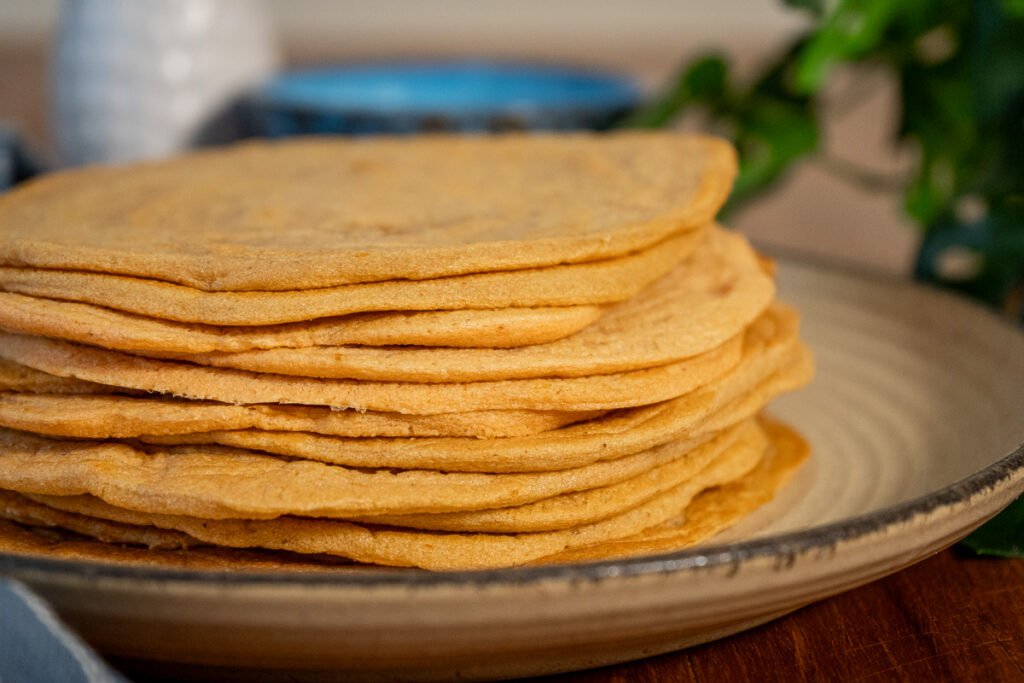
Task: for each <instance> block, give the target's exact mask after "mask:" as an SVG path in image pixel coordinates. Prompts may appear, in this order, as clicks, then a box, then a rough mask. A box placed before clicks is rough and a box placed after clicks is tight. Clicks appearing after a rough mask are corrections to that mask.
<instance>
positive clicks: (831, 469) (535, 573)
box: [0, 261, 1024, 681]
mask: <svg viewBox="0 0 1024 683" xmlns="http://www.w3.org/2000/svg"><path fill="white" fill-rule="evenodd" d="M780 282H781V290H782V296H783V298H785V299H786V300H788V301H790V302H791V303H793V304H795V305H796V306H797V307H798V308H800V309H801V311H802V312H803V314H804V330H805V336H806V339H807V340H808V341H809V343H810V344H811V346H812V347H813V348H814V351H815V353H816V355H817V361H818V377H817V379H816V381H815V382H814V384H813V385H812V386H811V387H809V388H808V389H806V390H804V391H801V392H800V393H798V394H794V395H792V396H788V397H786V398H785V399H784V400H781V401H779V402H777V404H775V408H774V410H773V412H774V413H775V414H776V415H778V416H779V417H782V418H784V419H786V420H787V421H789V422H791V423H793V424H794V425H796V426H797V427H798V428H799V429H800V431H802V432H803V433H804V434H805V435H806V436H807V437H808V438H809V439H810V441H811V443H812V445H813V447H814V455H813V459H812V461H811V462H810V463H809V464H808V465H807V466H806V467H805V468H804V469H803V470H802V471H801V472H800V473H799V474H798V476H797V477H796V479H795V480H794V482H793V483H792V484H791V485H790V486H789V487H788V488H787V489H786V490H785V491H784V492H783V493H782V495H781V496H780V497H779V498H778V499H777V500H775V501H774V502H773V503H771V504H770V505H769V506H767V507H765V508H763V509H761V510H760V511H758V512H757V513H756V514H755V515H754V516H752V517H751V518H749V519H747V520H745V521H744V522H743V523H742V524H741V525H740V526H739V527H737V528H734V529H732V530H730V531H729V532H728V533H727V534H726V535H723V536H720V537H718V538H717V539H715V540H714V541H713V544H712V545H708V546H704V547H701V548H697V549H693V550H690V551H687V552H681V553H676V554H672V555H663V556H657V557H647V558H640V559H633V560H626V561H616V562H604V563H598V564H587V565H574V566H562V567H541V568H528V569H511V570H501V571H489V572H475V573H447V574H430V573H425V572H412V571H392V572H368V571H361V570H355V571H349V572H344V573H337V574H325V575H315V576H301V577H300V576H287V575H255V576H254V575H244V576H243V575H217V574H206V573H197V572H176V571H169V570H164V571H155V570H144V569H135V568H125V567H121V568H118V567H113V566H105V565H98V564H84V563H65V562H56V561H47V560H42V559H26V558H19V557H0V573H6V574H11V575H14V576H17V577H19V578H22V579H24V580H25V581H27V582H28V583H30V584H31V585H32V586H33V587H35V588H36V589H37V590H38V591H39V592H40V593H41V594H43V595H44V596H45V597H46V598H48V599H49V600H50V601H51V602H52V604H53V605H54V606H55V607H56V608H57V610H58V611H59V612H60V613H61V614H62V615H63V616H64V617H66V619H67V620H68V621H69V622H70V623H71V624H73V625H74V626H75V627H76V628H78V629H79V630H80V632H81V633H82V634H83V635H84V636H85V637H86V638H87V639H88V640H89V641H91V642H92V643H94V644H95V645H96V646H97V647H98V648H99V649H101V650H102V651H104V652H106V653H108V654H113V655H118V656H121V657H126V658H131V659H133V660H136V661H150V662H156V663H157V664H156V668H157V670H159V671H160V672H161V673H163V674H165V675H166V674H182V673H187V674H190V675H199V676H205V677H208V678H211V679H216V680H231V678H232V677H234V676H236V675H237V676H238V677H239V678H242V677H244V678H245V679H246V680H251V679H262V680H289V681H297V680H352V679H353V678H363V679H384V680H395V679H414V680H423V679H427V680H430V679H439V678H449V679H450V678H470V679H486V678H504V677H511V676H525V675H533V674H540V673H546V672H555V671H567V670H572V669H582V668H586V667H592V666H598V665H602V664H609V663H613V662H620V661H624V660H628V659H635V658H639V657H644V656H648V655H653V654H656V653H661V652H666V651H669V650H674V649H678V648H683V647H687V646H690V645H694V644H697V643H701V642H706V641H708V640H712V639H715V638H720V637H723V636H726V635H729V634H731V633H735V632H737V631H740V630H743V629H746V628H750V627H752V626H754V625H757V624H761V623H763V622H766V621H768V620H771V619H775V618H777V617H780V616H782V615H784V614H786V613H787V612H790V611H792V610H794V609H797V608H799V607H801V606H803V605H805V604H807V603H809V602H812V601H814V600H819V599H821V598H824V597H826V596H829V595H832V594H835V593H837V592H840V591H843V590H847V589H850V588H853V587H855V586H858V585H860V584H863V583H865V582H868V581H872V580H874V579H877V578H879V577H882V576H885V575H886V574H889V573H892V572H895V571H898V570H899V569H901V568H903V567H906V566H907V565H910V564H912V563H914V562H917V561H919V560H921V559H924V558H926V557H928V556H929V555H931V554H933V553H935V552H937V551H939V550H941V549H942V548H945V547H946V546H948V545H950V544H952V543H953V542H955V541H957V540H958V539H960V538H961V537H963V536H965V535H966V534H967V533H969V532H970V531H971V530H972V529H974V528H975V527H977V526H978V525H979V524H981V523H982V522H984V521H985V520H987V519H988V518H990V517H992V516H993V515H994V514H995V513H996V512H998V511H999V510H1000V509H1002V508H1003V507H1004V506H1005V505H1007V504H1008V503H1009V502H1010V501H1011V500H1013V499H1014V498H1015V497H1016V496H1017V495H1019V494H1020V493H1021V492H1022V490H1024V447H1022V446H1021V442H1022V441H1024V335H1022V334H1021V332H1020V331H1019V330H1017V329H1015V328H1013V327H1011V326H1010V325H1008V324H1006V323H1004V322H1002V321H1000V320H998V319H997V318H995V317H994V316H992V315H990V314H989V313H986V312H985V311H983V310H981V309H979V308H977V307H975V306H973V305H971V304H969V303H967V302H965V301H962V300H960V299H957V298H954V297H952V296H949V295H946V294H942V293H939V292H936V291H932V290H928V289H923V288H921V287H918V286H915V285H911V284H907V283H902V282H898V281H895V280H891V279H887V278H880V277H874V276H865V275H861V274H851V273H847V272H840V271H837V270H834V269H827V268H822V267H820V266H810V265H803V264H800V263H797V262H792V261H789V262H784V263H783V267H782V268H781V271H780Z"/></svg>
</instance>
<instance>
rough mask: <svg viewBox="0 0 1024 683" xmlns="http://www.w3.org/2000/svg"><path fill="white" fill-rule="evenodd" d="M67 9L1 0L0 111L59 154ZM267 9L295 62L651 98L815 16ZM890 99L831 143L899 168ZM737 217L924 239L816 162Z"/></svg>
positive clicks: (300, 0)
mask: <svg viewBox="0 0 1024 683" xmlns="http://www.w3.org/2000/svg"><path fill="white" fill-rule="evenodd" d="M147 1H148V2H152V0H147ZM158 1H159V0H158ZM171 2H176V3H178V4H180V5H186V4H188V0H171ZM141 4H147V2H146V1H144V2H142V3H141ZM61 5H62V3H61V2H60V1H59V0H7V1H5V2H3V3H0V120H2V121H5V122H8V123H13V124H14V125H15V126H17V127H18V128H20V129H21V130H22V131H23V132H24V134H25V135H26V137H27V138H28V140H29V141H30V143H31V145H32V147H33V148H34V149H36V150H39V151H40V152H43V153H45V155H46V156H47V157H52V155H53V152H54V135H53V130H52V126H51V123H52V120H51V116H50V113H49V105H50V102H51V100H52V97H51V95H52V87H51V85H52V84H51V75H52V71H51V69H50V67H51V57H52V54H53V48H54V44H55V39H56V36H57V34H58V21H59V14H60V10H61ZM265 7H266V10H267V15H268V16H269V20H270V23H271V28H272V30H273V32H274V33H275V34H276V40H277V41H278V43H277V45H278V50H279V54H280V56H281V62H282V64H283V65H284V66H286V67H287V66H296V65H308V64H322V63H332V62H341V63H344V62H352V61H366V60H372V59H394V58H396V57H411V58H424V57H467V58H479V57H487V58H501V59H509V60H516V61H523V60H527V61H531V62H538V61H539V62H545V63H554V64H569V65H581V66H588V67H597V68H601V69H608V70H611V71H613V72H617V73H621V74H625V75H627V76H631V77H633V78H635V79H636V80H637V81H638V83H639V84H640V87H641V88H642V89H643V90H644V91H645V92H646V93H653V92H656V91H657V90H658V89H659V88H661V87H664V86H665V85H666V84H667V83H668V82H669V81H670V80H671V79H672V78H673V76H674V74H675V72H676V71H677V69H678V68H679V66H680V65H681V64H682V63H683V62H684V61H686V60H688V59H691V58H694V57H695V56H697V55H699V54H702V53H704V52H706V51H708V50H718V51H722V52H725V53H727V54H728V55H730V57H731V58H732V59H733V60H734V61H735V64H736V66H737V68H738V69H739V70H740V72H741V73H745V74H750V73H753V71H754V70H755V68H756V66H757V65H758V64H759V63H761V62H763V61H764V60H766V59H768V58H770V57H771V56H772V55H774V54H775V53H777V52H778V51H780V50H782V49H784V48H785V47H786V45H787V44H788V43H789V41H791V40H792V39H793V38H794V37H795V36H796V35H798V34H799V33H800V32H801V31H803V30H805V29H806V28H807V26H808V25H809V24H810V23H811V19H810V18H809V17H808V16H806V15H805V14H802V13H800V12H794V11H793V10H792V9H789V8H787V7H786V6H785V5H783V4H782V3H780V2H777V1H776V0H724V1H721V2H714V3H709V2H702V1H701V0H638V1H637V2H630V3H624V2H619V1H616V0H518V1H512V0H496V1H492V2H474V1H472V0H433V1H432V2H418V1H417V0H372V1H371V0H340V1H337V0H272V1H270V2H267V3H265ZM891 100H892V93H891V92H888V91H887V89H886V88H885V87H879V88H878V90H877V92H875V93H873V94H872V96H871V97H870V98H867V99H866V100H865V101H864V102H861V103H859V104H858V106H857V107H856V109H854V110H851V111H848V112H844V116H842V117H836V119H835V120H834V121H832V122H830V129H829V131H828V138H829V144H830V145H832V146H834V147H835V149H836V150H837V152H841V153H844V154H848V155H850V156H851V157H852V158H854V159H856V160H857V161H858V162H859V163H864V164H869V165H871V166H872V167H873V168H874V167H877V168H881V169H885V170H886V171H887V172H888V171H889V170H890V169H892V168H893V167H894V166H898V165H899V162H900V160H899V159H897V158H893V154H892V150H891V149H890V148H889V146H888V138H889V136H890V134H891V131H892V127H893V105H892V101H891ZM732 223H733V225H735V226H736V227H738V228H740V229H742V230H744V231H745V232H748V233H750V234H752V235H753V236H755V237H756V238H759V239H761V240H764V241H767V242H770V243H779V244H783V245H787V246H792V247H796V248H800V249H801V250H807V251H812V252H823V253H826V254H831V253H835V254H841V255H842V256H843V257H844V258H850V259H852V260H855V261H859V262H866V263H871V264H876V265H877V266H879V267H882V268H885V269H887V270H891V271H903V272H905V271H906V270H907V269H908V268H909V267H910V263H911V259H912V255H913V249H914V244H915V238H916V236H915V234H914V231H913V229H912V227H911V226H910V225H909V224H908V221H906V220H905V219H904V218H903V217H902V214H901V209H900V198H899V196H898V195H895V194H893V195H890V196H885V195H881V194H879V193H875V192H868V191H865V190H864V189H862V188H859V187H856V186H851V185H849V184H847V183H844V182H841V181H837V180H836V179H834V178H832V177H831V176H829V175H828V174H826V173H823V172H821V171H820V170H819V169H816V168H814V164H807V167H806V168H800V169H797V170H796V172H795V173H793V174H792V177H791V178H788V179H787V181H786V183H785V186H784V187H782V188H779V191H778V192H775V193H773V194H772V195H771V196H769V197H765V198H763V199H762V200H760V201H758V202H757V204H756V205H755V206H752V207H750V208H749V209H748V210H744V211H743V212H742V213H740V214H738V215H736V216H734V217H733V220H732Z"/></svg>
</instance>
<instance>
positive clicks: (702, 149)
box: [0, 131, 736, 291]
mask: <svg viewBox="0 0 1024 683" xmlns="http://www.w3.org/2000/svg"><path fill="white" fill-rule="evenodd" d="M735 168H736V161H735V155H734V152H733V150H732V148H731V147H730V145H729V144H728V143H726V142H725V141H722V140H719V139H716V138H711V137H703V136H694V135H685V134H680V133H667V132H637V131H632V132H622V133H615V134H603V135H595V134H579V133H578V134H569V135H566V134H557V135H556V134H529V135H523V134H512V135H499V136H421V137H413V138H373V139H356V140H351V139H339V138H322V139H309V138H306V139H298V140H289V141H285V142H249V143H245V144H240V145H236V146H232V147H229V148H222V149H218V150H212V151H203V152H197V153H193V154H189V155H186V156H182V157H179V158H176V159H172V160H169V161H162V162H156V163H145V164H136V165H130V166H118V167H92V168H86V169H79V170H72V171H66V172H62V173H57V174H53V175H49V176H45V177H43V178H42V179H39V180H36V181H33V182H30V183H28V184H27V185H25V186H23V187H22V188H20V189H18V190H15V191H13V192H11V193H9V194H7V195H4V196H3V197H0V232H2V233H3V235H4V239H3V241H2V243H0V265H8V266H31V267H37V268H56V269H71V270H84V271H90V272H102V273H113V274H120V275H131V276H137V277H146V278H153V279H157V280H163V281H166V282H174V283H178V284H183V285H188V286H190V287H194V288H197V289H203V290H207V291H247V290H289V289H292V290H293V289H309V288H320V287H330V286H336V285H342V284H350V283H359V282H373V281H380V280H393V279H405V278H407V279H425V278H436V277H444V276H451V275H459V274H465V273H479V272H492V271H501V270H514V269H523V268H531V267H538V266H550V265H557V264H564V263H578V262H584V261H591V260H597V259H606V258H611V257H616V256H621V255H623V254H626V253H629V252H632V251H636V250H640V249H644V248H646V247H649V246H651V245H653V244H655V243H657V242H660V241H663V240H664V239H666V238H667V237H669V236H671V235H674V234H678V233H680V232H684V231H687V230H690V229H693V228H696V227H699V226H702V225H704V224H706V223H708V222H709V221H710V220H711V219H712V218H713V216H714V214H715V212H716V211H717V210H718V209H719V207H720V206H721V205H722V203H723V202H724V201H725V199H726V196H727V195H728V192H729V188H730V186H731V183H732V180H733V177H734V175H735Z"/></svg>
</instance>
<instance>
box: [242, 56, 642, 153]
mask: <svg viewBox="0 0 1024 683" xmlns="http://www.w3.org/2000/svg"><path fill="white" fill-rule="evenodd" d="M638 99H639V91H638V89H637V88H636V86H635V84H634V83H633V81H631V80H629V79H625V78H623V77H620V76H614V75H610V74H604V73H598V72H592V71H586V70H580V69H572V68H563V67H554V66H530V65H517V64H500V63H490V62H417V63H408V64H366V65H356V66H346V67H333V68H323V69H312V70H306V71H295V72H291V73H287V74H284V75H282V76H280V77H278V78H276V79H274V80H273V81H271V82H270V83H268V84H267V85H266V86H265V87H264V88H262V89H261V90H260V91H259V92H257V93H256V94H255V95H254V96H253V97H252V98H251V99H250V100H249V102H248V109H249V113H250V120H251V122H252V125H253V128H254V132H255V133H256V134H258V135H266V136H269V137H283V136H288V135H302V134H314V133H320V134H323V133H339V134H346V135H372V134H385V133H387V134H401V133H418V132H424V131H465V132H473V131H499V130H527V129H547V130H567V129H601V128H607V127H608V126H610V125H611V124H612V123H614V121H615V120H616V119H617V118H619V117H620V116H622V115H623V114H624V113H626V112H627V111H628V110H629V109H631V108H632V107H634V106H635V105H636V104H637V102H638Z"/></svg>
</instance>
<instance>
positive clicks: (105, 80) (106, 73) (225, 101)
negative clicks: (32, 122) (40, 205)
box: [53, 0, 277, 165]
mask: <svg viewBox="0 0 1024 683" xmlns="http://www.w3.org/2000/svg"><path fill="white" fill-rule="evenodd" d="M276 63H277V59H276V51H275V49H274V45H273V41H272V38H271V32H270V29H269V23H268V21H267V18H266V15H265V13H264V11H263V7H262V5H261V4H260V3H259V2H257V0H65V3H64V8H63V13H62V15H61V22H60V30H59V32H58V40H57V46H56V58H55V65H54V117H53V124H54V126H55V131H54V132H55V135H54V137H55V139H56V142H57V153H58V158H59V159H60V161H61V163H63V164H65V165H78V164H88V163H118V162H127V161H135V160H139V159H154V158H160V157H164V156H168V155H171V154H174V153H176V152H179V151H181V150H184V149H187V148H189V147H193V146H196V145H199V144H206V143H214V142H222V141H225V140H228V139H231V138H233V137H237V135H238V134H239V132H240V130H239V124H240V122H239V120H238V117H237V111H235V110H234V105H235V104H236V103H237V101H238V98H239V96H241V95H242V94H243V93H244V92H245V91H247V90H249V89H251V88H252V87H253V86H255V85H257V84H258V83H260V82H262V81H264V80H265V79H266V78H267V77H268V76H270V75H271V73H272V72H273V70H274V69H275V67H276Z"/></svg>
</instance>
